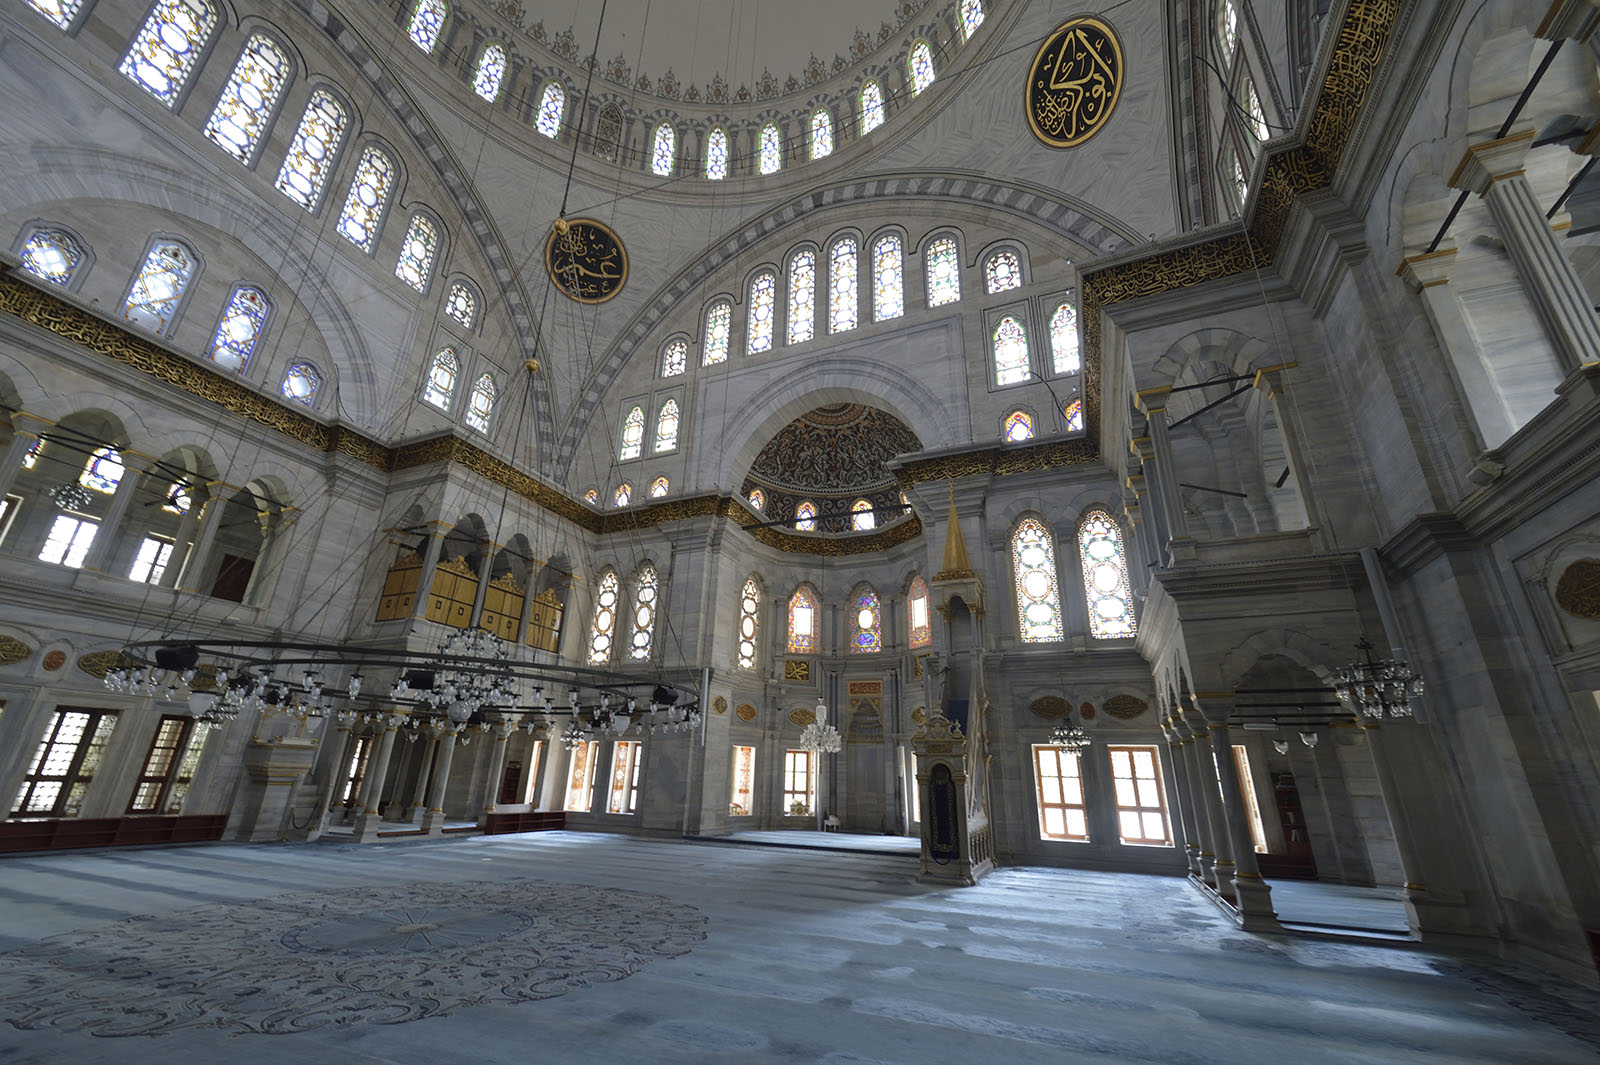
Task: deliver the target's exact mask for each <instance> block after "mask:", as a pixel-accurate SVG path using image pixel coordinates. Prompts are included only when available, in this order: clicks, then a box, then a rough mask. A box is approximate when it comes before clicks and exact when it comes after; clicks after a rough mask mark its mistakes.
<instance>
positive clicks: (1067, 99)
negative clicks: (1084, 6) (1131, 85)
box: [1026, 17, 1122, 148]
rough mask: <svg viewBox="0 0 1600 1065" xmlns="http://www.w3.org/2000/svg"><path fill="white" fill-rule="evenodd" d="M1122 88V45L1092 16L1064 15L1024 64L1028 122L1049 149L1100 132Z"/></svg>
mask: <svg viewBox="0 0 1600 1065" xmlns="http://www.w3.org/2000/svg"><path fill="white" fill-rule="evenodd" d="M1121 92H1122V45H1121V44H1120V43H1119V42H1118V41H1117V35H1116V34H1115V33H1113V32H1112V30H1111V27H1110V26H1108V25H1106V24H1105V23H1104V22H1101V21H1100V20H1099V19H1097V18H1089V17H1083V18H1074V19H1068V20H1067V21H1066V22H1063V23H1062V24H1061V25H1060V26H1058V27H1056V31H1055V32H1054V33H1052V34H1051V35H1050V36H1049V37H1046V38H1045V42H1044V44H1042V45H1040V46H1039V54H1038V55H1036V56H1034V57H1033V65H1032V66H1031V67H1029V68H1028V91H1027V93H1026V106H1027V108H1028V125H1029V126H1032V127H1033V135H1034V136H1035V137H1038V138H1039V139H1040V140H1041V141H1043V142H1044V143H1045V144H1047V145H1049V146H1050V147H1052V148H1072V147H1075V146H1077V145H1079V144H1082V143H1083V142H1084V141H1086V140H1088V139H1089V138H1090V137H1092V136H1094V135H1095V134H1096V133H1099V132H1100V129H1101V127H1102V126H1104V125H1105V124H1106V120H1107V119H1109V118H1110V117H1111V110H1112V108H1114V107H1116V106H1117V96H1118V95H1119V94H1120V93H1121Z"/></svg>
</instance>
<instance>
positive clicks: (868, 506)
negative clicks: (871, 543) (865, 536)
mask: <svg viewBox="0 0 1600 1065" xmlns="http://www.w3.org/2000/svg"><path fill="white" fill-rule="evenodd" d="M877 527H878V516H877V515H876V514H874V513H873V512H872V500H870V499H858V500H856V501H855V502H854V503H851V504H850V528H851V529H853V530H855V531H856V532H866V531H867V530H869V529H876V528H877Z"/></svg>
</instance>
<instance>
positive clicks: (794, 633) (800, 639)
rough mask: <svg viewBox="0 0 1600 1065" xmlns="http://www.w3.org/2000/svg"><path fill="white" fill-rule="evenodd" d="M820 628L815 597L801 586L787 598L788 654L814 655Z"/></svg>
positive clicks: (820, 620) (819, 616)
mask: <svg viewBox="0 0 1600 1065" xmlns="http://www.w3.org/2000/svg"><path fill="white" fill-rule="evenodd" d="M821 627H822V616H821V613H820V611H818V610H817V597H816V595H814V594H813V593H812V591H811V589H810V588H809V587H807V586H806V585H804V584H802V585H800V587H798V588H796V589H795V590H794V594H793V595H791V596H789V643H788V647H789V653H790V654H795V655H809V654H815V653H816V650H817V646H818V643H819V640H818V637H819V635H820V632H819V630H820V629H821Z"/></svg>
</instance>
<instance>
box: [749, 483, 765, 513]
mask: <svg viewBox="0 0 1600 1065" xmlns="http://www.w3.org/2000/svg"><path fill="white" fill-rule="evenodd" d="M749 499H750V505H751V506H752V507H755V508H756V509H757V510H762V511H764V510H766V509H767V493H765V492H763V491H762V490H761V489H759V488H752V489H750V496H749Z"/></svg>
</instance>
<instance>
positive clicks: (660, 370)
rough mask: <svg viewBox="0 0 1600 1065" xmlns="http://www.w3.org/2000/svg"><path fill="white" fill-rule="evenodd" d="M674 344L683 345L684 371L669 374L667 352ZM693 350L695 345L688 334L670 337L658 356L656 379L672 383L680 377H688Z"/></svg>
mask: <svg viewBox="0 0 1600 1065" xmlns="http://www.w3.org/2000/svg"><path fill="white" fill-rule="evenodd" d="M674 344H682V345H683V369H681V370H679V371H678V372H677V373H670V374H669V373H667V352H668V351H669V350H670V349H671V348H672V346H673V345H674ZM693 349H694V344H693V343H691V342H690V340H689V335H688V334H687V333H674V334H672V335H671V336H669V337H668V338H667V339H666V340H665V341H664V342H663V343H662V345H661V350H660V351H659V352H658V353H657V355H656V377H657V378H659V379H660V380H663V381H672V380H676V379H677V378H679V377H684V376H686V375H687V374H688V373H689V366H690V359H689V353H690V351H692V350H693Z"/></svg>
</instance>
